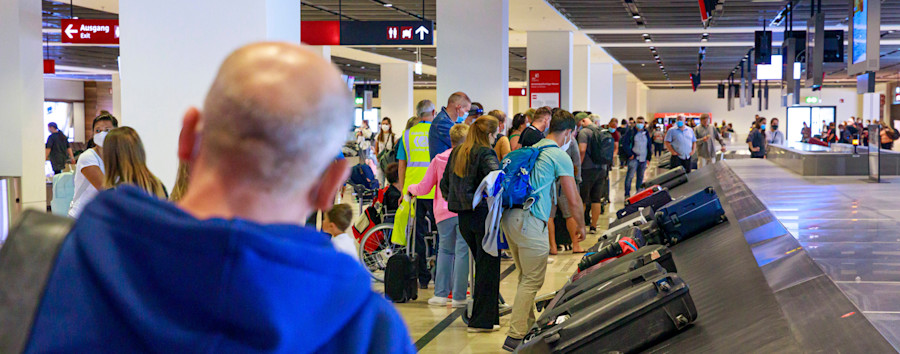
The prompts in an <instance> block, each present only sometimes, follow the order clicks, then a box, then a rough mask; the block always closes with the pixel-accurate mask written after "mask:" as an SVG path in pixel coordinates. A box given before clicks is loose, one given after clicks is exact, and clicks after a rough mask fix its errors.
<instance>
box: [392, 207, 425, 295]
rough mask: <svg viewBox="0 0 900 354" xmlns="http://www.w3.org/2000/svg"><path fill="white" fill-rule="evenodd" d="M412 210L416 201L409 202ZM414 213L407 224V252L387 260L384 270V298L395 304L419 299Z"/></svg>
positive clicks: (398, 253) (399, 253)
mask: <svg viewBox="0 0 900 354" xmlns="http://www.w3.org/2000/svg"><path fill="white" fill-rule="evenodd" d="M409 205H410V207H411V208H412V210H415V209H416V199H415V198H413V199H412V200H410V201H409ZM414 217H415V214H414V213H410V215H409V219H412V220H409V221H408V222H407V223H406V235H409V236H410V237H409V240H408V241H407V242H406V248H405V252H397V253H394V254H393V255H391V257H390V258H388V260H387V265H386V266H385V268H384V296H386V297H387V298H388V299H390V300H391V301H393V302H401V303H402V302H407V301H412V300H416V299H417V298H418V297H419V280H418V268H417V264H416V261H417V260H416V254H415V252H413V250H415V249H416V246H415V244H416V238H415V236H412V235H415V234H416V223H415V222H414V220H415V219H413V218H414Z"/></svg>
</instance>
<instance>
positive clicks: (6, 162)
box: [0, 0, 47, 232]
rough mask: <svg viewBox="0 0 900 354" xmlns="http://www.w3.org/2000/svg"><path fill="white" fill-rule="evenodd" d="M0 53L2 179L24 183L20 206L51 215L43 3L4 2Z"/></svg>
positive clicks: (0, 10) (29, 0)
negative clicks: (47, 178) (47, 180)
mask: <svg viewBox="0 0 900 354" xmlns="http://www.w3.org/2000/svg"><path fill="white" fill-rule="evenodd" d="M0 48H2V49H0V176H12V177H21V178H22V181H21V186H22V187H21V192H22V196H21V206H22V207H23V208H28V209H36V210H42V211H46V210H47V186H46V183H45V177H44V134H43V132H44V130H45V129H47V127H46V126H44V115H43V112H44V77H43V75H44V67H43V61H42V57H41V53H42V47H41V2H40V1H33V0H0ZM3 231H5V230H0V232H3Z"/></svg>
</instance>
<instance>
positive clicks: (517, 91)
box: [509, 87, 526, 96]
mask: <svg viewBox="0 0 900 354" xmlns="http://www.w3.org/2000/svg"><path fill="white" fill-rule="evenodd" d="M525 91H526V90H525V89H524V88H512V87H510V88H509V95H510V96H525V93H526V92H525Z"/></svg>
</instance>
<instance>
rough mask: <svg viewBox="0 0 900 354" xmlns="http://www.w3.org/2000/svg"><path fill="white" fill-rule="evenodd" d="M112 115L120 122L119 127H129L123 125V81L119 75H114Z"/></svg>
mask: <svg viewBox="0 0 900 354" xmlns="http://www.w3.org/2000/svg"><path fill="white" fill-rule="evenodd" d="M112 114H113V117H116V118H117V119H118V120H119V125H120V126H123V125H128V124H127V123H123V120H124V117H122V79H121V76H119V74H112Z"/></svg>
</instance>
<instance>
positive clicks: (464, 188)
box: [441, 146, 500, 213]
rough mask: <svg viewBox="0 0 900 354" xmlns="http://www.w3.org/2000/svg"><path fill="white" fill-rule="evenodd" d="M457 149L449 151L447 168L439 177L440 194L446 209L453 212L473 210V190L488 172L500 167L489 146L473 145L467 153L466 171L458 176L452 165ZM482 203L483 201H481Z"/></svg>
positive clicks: (495, 155)
mask: <svg viewBox="0 0 900 354" xmlns="http://www.w3.org/2000/svg"><path fill="white" fill-rule="evenodd" d="M457 151H459V150H457V149H453V152H451V153H450V159H449V160H448V161H447V168H446V169H444V176H443V177H442V178H441V194H443V195H444V199H446V200H447V209H449V210H450V211H452V212H454V213H459V212H462V211H469V210H473V209H474V208H472V200H473V199H474V198H475V190H476V189H478V185H479V184H481V181H482V180H483V179H484V177H485V176H487V175H488V173H491V172H492V171H495V170H499V169H500V161H499V160H497V153H496V152H494V149H491V148H489V147H484V146H479V147H475V148H473V149H472V151H470V152H469V153H470V154H471V156H469V167H468V169H467V171H468V173H467V174H466V175H465V176H463V177H459V176H457V175H456V173H454V172H453V166H454V165H455V164H454V161H455V158H456V152H457ZM482 204H484V201H482Z"/></svg>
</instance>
